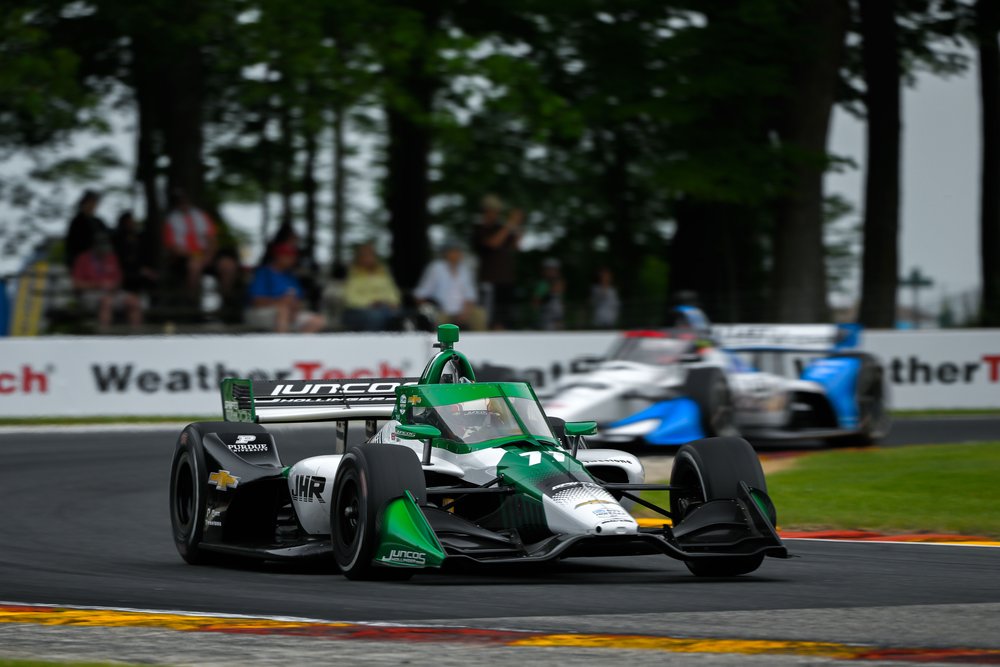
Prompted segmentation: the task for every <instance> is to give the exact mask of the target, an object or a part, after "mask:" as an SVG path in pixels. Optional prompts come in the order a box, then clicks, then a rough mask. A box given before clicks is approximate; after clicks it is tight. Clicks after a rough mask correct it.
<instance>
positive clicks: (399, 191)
mask: <svg viewBox="0 0 1000 667" xmlns="http://www.w3.org/2000/svg"><path fill="white" fill-rule="evenodd" d="M423 97H424V102H425V104H422V105H421V108H422V109H427V110H429V102H430V96H429V95H425V96H423ZM386 115H387V118H388V125H389V146H388V174H387V176H386V187H385V190H386V192H385V199H386V208H387V209H388V211H389V231H390V232H391V233H392V273H393V277H395V279H396V283H397V284H398V285H399V286H400V288H402V289H411V288H413V287H415V286H416V284H417V281H419V280H420V274H421V272H422V271H423V268H424V265H425V264H426V263H427V261H428V259H429V258H430V242H429V240H428V238H427V228H428V225H429V222H430V219H429V216H428V213H427V199H428V196H429V192H430V182H429V175H428V173H427V166H428V161H429V155H430V147H431V138H430V131H429V130H428V128H427V127H426V126H425V125H423V124H422V123H419V122H417V121H415V120H414V119H413V118H412V117H411V116H410V114H407V113H404V112H400V111H396V110H393V109H389V110H388V111H387V114H386Z"/></svg>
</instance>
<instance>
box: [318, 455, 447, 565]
mask: <svg viewBox="0 0 1000 667" xmlns="http://www.w3.org/2000/svg"><path fill="white" fill-rule="evenodd" d="M404 491H409V492H410V493H411V494H412V495H413V497H414V498H415V499H416V500H417V502H422V501H423V500H424V499H425V498H426V496H427V486H426V482H425V480H424V471H423V468H422V467H421V465H420V460H419V459H418V458H417V455H416V454H415V453H414V452H413V450H412V449H409V448H407V447H402V446H400V445H385V444H375V445H362V446H360V447H352V448H351V449H350V450H349V451H348V452H347V454H345V455H344V458H343V460H341V462H340V466H339V467H338V468H337V476H336V478H335V479H334V483H333V501H332V503H331V507H330V538H331V540H332V541H333V555H334V558H335V560H336V562H337V566H338V567H339V568H340V571H341V572H343V573H344V576H346V577H347V578H348V579H357V580H369V581H371V580H386V579H392V580H400V579H409V578H410V577H412V576H413V574H414V569H410V568H396V567H381V566H378V565H374V564H373V563H372V559H373V558H374V557H375V551H376V549H378V546H379V520H380V518H381V517H380V515H381V513H382V509H383V508H384V507H385V505H386V503H388V502H389V501H390V500H393V499H394V498H398V497H399V496H401V495H403V492H404Z"/></svg>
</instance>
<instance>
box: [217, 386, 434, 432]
mask: <svg viewBox="0 0 1000 667" xmlns="http://www.w3.org/2000/svg"><path fill="white" fill-rule="evenodd" d="M416 383H417V378H351V379H345V380H250V379H240V378H226V379H225V380H223V381H222V385H221V390H222V415H223V418H224V419H225V420H226V421H230V422H259V423H268V422H270V423H274V422H310V421H337V420H346V419H387V418H389V417H391V416H392V411H393V409H394V408H395V405H396V389H398V388H399V387H402V386H404V385H410V384H416Z"/></svg>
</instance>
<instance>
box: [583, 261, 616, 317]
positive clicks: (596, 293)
mask: <svg viewBox="0 0 1000 667" xmlns="http://www.w3.org/2000/svg"><path fill="white" fill-rule="evenodd" d="M590 308H591V317H590V323H591V324H592V325H593V326H594V327H596V328H598V329H613V328H615V326H616V325H617V324H618V314H619V312H620V311H621V300H620V299H619V298H618V288H616V287H615V277H614V274H613V273H611V269H609V268H608V267H606V266H602V267H601V268H600V269H598V270H597V280H596V281H595V282H594V284H593V285H592V286H591V288H590Z"/></svg>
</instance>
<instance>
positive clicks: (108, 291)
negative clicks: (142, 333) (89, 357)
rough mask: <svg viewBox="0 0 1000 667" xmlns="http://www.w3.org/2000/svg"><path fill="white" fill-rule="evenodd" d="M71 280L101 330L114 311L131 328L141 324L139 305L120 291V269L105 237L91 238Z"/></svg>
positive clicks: (77, 258)
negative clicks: (123, 313)
mask: <svg viewBox="0 0 1000 667" xmlns="http://www.w3.org/2000/svg"><path fill="white" fill-rule="evenodd" d="M72 279H73V288H74V289H76V290H77V292H78V293H79V296H80V299H81V301H82V302H83V305H84V307H85V308H86V309H88V310H93V311H96V312H97V324H98V326H99V327H100V328H101V329H107V328H109V327H110V326H111V323H112V319H113V317H114V313H115V311H116V310H124V311H125V313H126V316H127V318H128V323H129V325H131V326H132V327H133V328H137V327H138V326H139V325H141V324H142V302H141V301H140V300H139V297H138V296H137V295H136V294H132V293H130V292H126V291H125V290H123V289H122V271H121V267H120V266H119V264H118V258H117V257H115V253H114V248H113V247H112V245H111V239H109V238H108V237H107V235H99V236H97V237H95V238H94V242H93V245H92V247H91V248H90V249H89V250H85V251H84V252H82V253H80V254H79V255H77V257H76V260H75V261H74V262H73V272H72Z"/></svg>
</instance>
